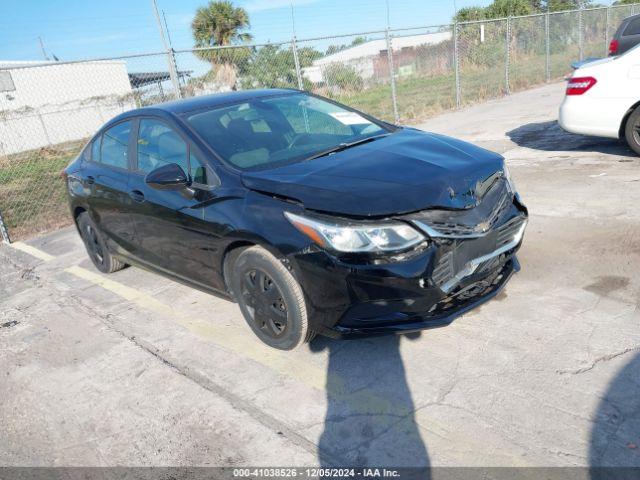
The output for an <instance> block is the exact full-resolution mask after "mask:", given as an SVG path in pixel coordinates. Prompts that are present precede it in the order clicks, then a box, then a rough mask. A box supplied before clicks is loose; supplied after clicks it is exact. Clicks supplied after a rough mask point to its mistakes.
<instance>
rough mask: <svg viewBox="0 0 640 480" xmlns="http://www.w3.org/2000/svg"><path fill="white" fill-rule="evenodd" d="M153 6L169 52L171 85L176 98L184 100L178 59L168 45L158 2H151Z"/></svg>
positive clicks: (168, 61)
mask: <svg viewBox="0 0 640 480" xmlns="http://www.w3.org/2000/svg"><path fill="white" fill-rule="evenodd" d="M151 4H152V5H153V13H154V14H155V16H156V21H157V23H158V30H159V31H160V39H161V40H162V44H163V45H164V49H165V50H166V51H167V63H168V65H169V77H170V78H171V83H173V88H174V90H175V92H176V97H177V98H182V91H181V90H180V82H179V81H178V69H177V68H176V59H175V57H174V55H173V49H172V48H171V47H170V46H169V44H168V43H167V39H166V38H165V36H164V29H163V28H162V21H161V20H160V13H159V12H158V3H157V2H156V0H151Z"/></svg>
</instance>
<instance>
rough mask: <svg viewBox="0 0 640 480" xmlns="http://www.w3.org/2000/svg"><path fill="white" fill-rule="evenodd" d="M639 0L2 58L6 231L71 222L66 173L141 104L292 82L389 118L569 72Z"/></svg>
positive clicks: (0, 162) (0, 139) (423, 114)
mask: <svg viewBox="0 0 640 480" xmlns="http://www.w3.org/2000/svg"><path fill="white" fill-rule="evenodd" d="M638 12H640V4H636V5H625V6H615V7H608V8H595V9H584V10H576V11H567V12H559V13H547V14H540V15H531V16H526V17H510V18H505V19H495V20H484V21H476V22H465V23H458V24H454V25H444V26H430V27H420V28H412V29H396V30H391V29H387V30H380V31H370V32H362V33H358V34H352V35H341V36H334V37H323V38H315V39H305V40H299V39H295V38H294V39H291V40H289V41H286V42H281V43H269V44H261V45H246V46H233V47H215V48H201V49H193V50H181V51H173V50H171V51H169V52H161V53H150V54H144V55H134V56H127V57H120V58H110V59H99V60H89V61H77V62H54V63H44V62H22V63H20V62H5V63H2V62H0V234H1V235H2V238H4V239H5V241H7V240H8V239H9V236H10V237H11V238H12V239H14V240H16V239H22V238H26V237H29V236H32V235H34V234H37V233H39V232H43V231H47V230H51V229H54V228H57V227H59V226H62V225H66V224H68V223H69V221H70V220H69V214H68V212H67V207H66V198H65V191H64V185H63V182H62V181H61V180H60V179H59V172H60V171H61V170H62V169H63V168H64V167H65V166H66V165H67V164H68V163H69V162H70V161H71V159H73V158H74V156H75V155H77V152H78V151H79V149H80V148H81V147H82V145H83V144H84V142H86V139H87V138H89V137H90V136H91V135H92V134H93V133H94V132H95V131H96V130H97V129H98V128H99V127H100V126H101V125H102V124H104V122H106V121H108V120H109V119H110V118H112V117H114V116H115V115H117V114H119V113H121V112H124V111H126V110H130V109H132V108H136V107H141V106H146V105H152V104H155V103H159V102H164V101H169V100H176V99H180V98H186V97H192V96H198V95H206V94H211V93H217V92H223V91H229V90H243V89H254V88H274V87H275V88H295V89H302V90H307V91H311V92H314V93H317V94H320V95H323V96H327V97H330V98H333V99H335V100H338V101H340V102H343V103H346V104H348V105H351V106H353V107H355V108H358V109H360V110H363V111H365V112H367V113H370V114H372V115H374V116H377V117H379V118H382V119H384V120H387V121H391V122H402V123H418V122H420V121H422V120H424V119H426V118H428V117H429V116H432V115H434V114H436V113H438V112H441V111H444V110H449V109H453V108H456V107H460V106H463V105H468V104H471V103H474V102H478V101H482V100H485V99H489V98H495V97H498V96H501V95H505V94H509V93H510V92H513V91H516V90H521V89H525V88H528V87H530V86H532V85H536V84H541V83H544V82H545V81H551V80H553V79H560V78H562V77H563V76H564V75H566V74H568V73H569V72H570V71H571V66H570V64H571V62H573V61H575V60H580V59H585V58H589V57H603V56H606V55H607V53H608V43H609V41H610V39H611V36H612V35H613V33H614V32H615V30H616V28H617V26H618V25H619V24H620V22H621V21H622V19H624V18H626V17H628V16H630V15H632V14H634V13H638Z"/></svg>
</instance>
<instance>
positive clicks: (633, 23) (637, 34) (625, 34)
mask: <svg viewBox="0 0 640 480" xmlns="http://www.w3.org/2000/svg"><path fill="white" fill-rule="evenodd" d="M621 30H622V31H621V34H620V39H619V40H618V41H619V42H620V48H619V50H618V52H619V53H621V54H622V53H624V52H626V51H627V50H630V49H632V48H633V47H635V46H636V45H638V44H639V43H640V15H638V16H636V17H633V18H632V19H631V20H629V22H628V23H627V25H626V26H625V27H624V28H622V29H621Z"/></svg>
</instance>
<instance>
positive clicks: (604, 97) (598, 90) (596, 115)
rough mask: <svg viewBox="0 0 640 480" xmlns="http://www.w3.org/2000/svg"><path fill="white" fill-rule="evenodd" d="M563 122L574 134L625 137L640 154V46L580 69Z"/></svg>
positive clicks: (568, 96) (571, 82) (569, 90)
mask: <svg viewBox="0 0 640 480" xmlns="http://www.w3.org/2000/svg"><path fill="white" fill-rule="evenodd" d="M559 123H560V126H561V127H562V128H563V129H564V130H566V131H567V132H571V133H579V134H582V135H593V136H596V137H608V138H624V139H626V141H627V143H628V144H629V146H630V147H631V148H632V149H633V150H634V151H635V152H636V153H637V154H639V155H640V45H638V46H636V47H635V48H633V49H631V50H629V51H628V52H626V53H624V54H623V55H620V56H618V57H609V58H604V59H602V60H596V61H594V62H590V63H587V64H585V65H583V66H581V67H580V68H579V69H578V70H576V71H575V72H574V74H573V76H572V77H571V78H570V79H569V82H568V84H567V94H566V96H565V99H564V102H562V106H561V107H560V119H559Z"/></svg>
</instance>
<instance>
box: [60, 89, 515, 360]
mask: <svg viewBox="0 0 640 480" xmlns="http://www.w3.org/2000/svg"><path fill="white" fill-rule="evenodd" d="M63 176H64V177H65V178H66V182H67V186H68V192H69V200H70V205H71V213H72V215H73V219H74V221H75V224H76V225H77V228H78V231H79V233H80V235H81V237H82V239H83V241H84V243H85V245H86V247H87V251H88V253H89V256H90V257H91V259H92V261H93V263H94V264H95V266H96V267H97V268H98V269H99V270H100V271H101V272H104V273H110V272H114V271H116V270H119V269H121V268H123V267H124V266H126V265H128V264H132V265H136V266H140V267H143V268H147V269H150V270H153V271H155V272H158V273H160V274H162V275H165V276H168V277H170V278H172V279H174V280H177V281H180V282H184V283H187V284H189V285H191V286H193V287H195V288H198V289H201V290H204V291H207V292H210V293H214V294H217V295H221V296H224V297H225V298H228V299H232V300H235V301H236V302H237V303H238V304H239V306H240V309H241V311H242V313H243V315H244V317H245V319H246V321H247V323H248V324H249V326H250V327H251V328H252V330H253V331H254V332H255V334H256V335H257V336H258V337H259V338H260V339H261V340H262V341H264V342H265V343H267V344H269V345H271V346H272V347H275V348H279V349H284V350H287V349H293V348H295V347H297V346H299V345H301V344H303V343H304V342H305V341H306V340H309V339H310V338H312V336H313V335H314V334H316V333H319V334H322V335H327V336H332V337H349V336H359V335H370V334H384V333H391V332H394V333H403V332H411V331H416V330H421V329H425V328H431V327H437V326H443V325H446V324H448V323H450V322H451V321H452V320H453V319H454V318H455V317H456V316H459V315H460V314H462V313H463V312H465V311H467V310H469V309H471V308H473V307H475V306H476V305H478V304H480V303H482V302H484V301H486V300H487V299H489V298H491V297H492V296H494V295H495V294H496V293H497V292H498V291H499V290H500V288H501V287H502V286H503V285H504V284H505V283H506V282H507V280H508V279H509V277H510V276H511V274H512V273H513V272H514V271H517V270H518V269H519V265H518V261H517V259H516V256H515V252H516V250H517V249H518V248H519V246H520V244H521V241H522V237H523V234H524V229H525V226H526V223H527V210H526V208H525V206H524V205H523V204H522V202H521V201H520V198H519V196H518V194H517V193H516V192H515V190H514V187H513V183H512V181H511V179H510V177H509V174H508V171H507V168H506V166H505V164H504V161H503V158H502V157H501V156H500V155H497V154H495V153H492V152H489V151H486V150H483V149H481V148H478V147H475V146H473V145H470V144H467V143H464V142H461V141H459V140H455V139H453V138H447V137H443V136H441V135H435V134H430V133H424V132H422V131H419V130H415V129H412V128H404V127H398V126H395V125H390V124H388V123H385V122H382V121H379V120H376V119H374V118H372V117H370V116H368V115H366V114H363V113H361V112H358V111H356V110H353V109H351V108H348V107H345V106H343V105H339V104H337V103H335V102H332V101H329V100H326V99H323V98H320V97H317V96H314V95H310V94H307V93H303V92H299V91H294V90H261V91H245V92H231V93H225V94H219V95H213V96H205V97H198V98H193V99H189V100H182V101H178V102H173V103H166V104H162V105H157V106H154V107H147V108H142V109H138V110H134V111H130V112H127V113H124V114H122V115H120V116H118V117H117V118H114V119H113V120H111V121H110V122H109V123H107V124H106V125H105V126H104V127H103V128H102V129H101V130H100V131H99V132H98V133H97V134H96V135H95V137H94V138H93V139H92V140H91V141H90V142H89V143H88V144H87V146H86V147H85V148H84V150H83V151H82V152H81V153H80V155H79V156H78V158H77V159H76V160H75V161H74V162H73V163H71V164H70V165H69V166H68V167H67V168H66V170H65V172H64V175H63Z"/></svg>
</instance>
